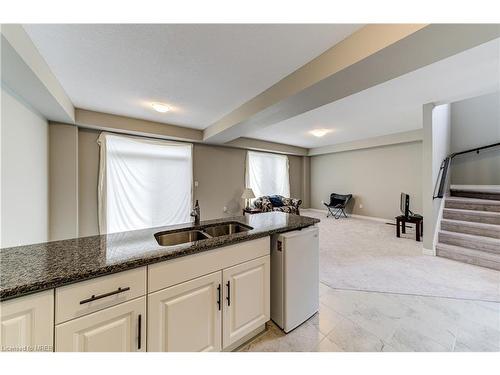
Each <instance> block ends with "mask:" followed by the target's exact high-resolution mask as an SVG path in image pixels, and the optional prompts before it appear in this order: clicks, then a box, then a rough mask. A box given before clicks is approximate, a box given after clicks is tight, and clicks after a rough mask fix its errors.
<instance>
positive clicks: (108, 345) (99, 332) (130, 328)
mask: <svg viewBox="0 0 500 375" xmlns="http://www.w3.org/2000/svg"><path fill="white" fill-rule="evenodd" d="M145 328H146V297H140V298H137V299H135V300H132V301H129V302H124V303H122V304H119V305H116V306H114V307H109V308H107V309H104V310H101V311H98V312H95V313H92V314H89V315H86V316H84V317H81V318H78V319H74V320H70V321H69V322H66V323H63V324H59V325H57V326H56V351H59V352H143V351H145V348H146V332H145Z"/></svg>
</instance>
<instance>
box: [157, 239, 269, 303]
mask: <svg viewBox="0 0 500 375" xmlns="http://www.w3.org/2000/svg"><path fill="white" fill-rule="evenodd" d="M270 246H271V241H270V238H269V237H263V238H259V239H256V240H252V241H246V242H240V243H237V244H235V245H230V246H225V247H221V248H219V249H214V250H210V251H205V252H202V253H199V254H194V255H190V256H186V257H180V258H177V259H172V260H168V261H166V262H162V263H156V264H153V265H151V266H149V269H148V272H149V277H148V284H149V285H148V293H152V292H155V291H157V290H160V289H163V288H168V287H170V286H172V285H175V284H179V283H182V282H184V281H187V280H191V279H194V278H196V277H200V276H203V275H208V274H209V273H212V272H216V271H220V270H221V269H223V268H228V267H232V266H234V265H236V264H240V263H243V262H247V261H249V260H252V259H255V258H259V257H262V256H265V255H269V254H270Z"/></svg>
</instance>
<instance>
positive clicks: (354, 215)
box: [301, 208, 392, 223]
mask: <svg viewBox="0 0 500 375" xmlns="http://www.w3.org/2000/svg"><path fill="white" fill-rule="evenodd" d="M307 210H310V211H315V212H321V213H324V214H325V215H326V214H327V213H328V210H320V209H318V208H304V209H302V210H301V212H303V211H307ZM347 216H349V217H354V218H356V219H365V220H373V221H378V222H381V223H388V222H392V220H390V219H384V218H381V217H375V216H364V215H356V214H347Z"/></svg>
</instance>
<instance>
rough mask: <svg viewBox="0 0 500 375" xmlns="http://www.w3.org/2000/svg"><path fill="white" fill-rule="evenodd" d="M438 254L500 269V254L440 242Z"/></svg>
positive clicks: (437, 246) (437, 247)
mask: <svg viewBox="0 0 500 375" xmlns="http://www.w3.org/2000/svg"><path fill="white" fill-rule="evenodd" d="M436 255H437V256H439V257H443V258H448V259H452V260H456V261H459V262H463V263H469V264H474V265H476V266H481V267H487V268H492V269H494V270H499V271H500V254H493V253H490V252H486V251H480V250H474V249H469V248H466V247H462V246H455V245H449V244H443V243H438V244H437V245H436Z"/></svg>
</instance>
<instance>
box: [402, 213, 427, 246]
mask: <svg viewBox="0 0 500 375" xmlns="http://www.w3.org/2000/svg"><path fill="white" fill-rule="evenodd" d="M406 223H413V224H415V240H416V241H419V242H420V237H421V236H423V235H424V218H423V216H420V215H410V216H404V215H400V216H396V236H397V237H401V231H402V232H403V234H405V233H406ZM400 226H401V228H400Z"/></svg>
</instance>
